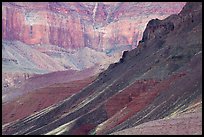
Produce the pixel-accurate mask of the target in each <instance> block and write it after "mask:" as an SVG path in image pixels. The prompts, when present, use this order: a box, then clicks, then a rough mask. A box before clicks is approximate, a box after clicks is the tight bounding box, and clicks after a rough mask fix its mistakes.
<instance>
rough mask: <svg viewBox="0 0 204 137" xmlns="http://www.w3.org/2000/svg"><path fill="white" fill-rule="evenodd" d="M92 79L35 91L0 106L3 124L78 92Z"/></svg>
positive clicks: (54, 85)
mask: <svg viewBox="0 0 204 137" xmlns="http://www.w3.org/2000/svg"><path fill="white" fill-rule="evenodd" d="M94 79H95V77H90V78H87V79H84V80H78V81H73V82H69V83H59V84H53V85H51V86H48V87H45V88H40V89H37V90H36V91H35V92H30V93H28V94H25V95H23V96H21V97H20V98H17V99H15V100H13V101H11V102H9V103H5V104H3V105H2V112H3V113H2V120H3V124H5V123H8V122H12V121H15V120H17V119H22V118H24V117H26V116H29V115H31V114H33V113H35V112H37V111H40V110H42V109H44V108H46V107H48V106H51V105H53V104H55V103H58V102H59V101H62V100H64V99H66V98H68V97H70V96H71V95H73V94H75V93H77V92H79V91H80V90H82V89H83V88H84V87H86V86H87V85H88V84H90V83H91V82H92V81H93V80H94Z"/></svg>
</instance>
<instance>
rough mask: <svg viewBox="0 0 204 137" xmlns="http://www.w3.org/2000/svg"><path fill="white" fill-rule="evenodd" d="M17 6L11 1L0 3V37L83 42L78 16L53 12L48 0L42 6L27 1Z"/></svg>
mask: <svg viewBox="0 0 204 137" xmlns="http://www.w3.org/2000/svg"><path fill="white" fill-rule="evenodd" d="M20 7H21V8H19V5H13V3H12V4H10V3H5V4H4V5H3V18H2V24H3V39H5V40H20V41H22V42H24V43H26V44H52V45H58V46H60V47H65V48H75V49H77V48H80V47H83V46H84V40H83V37H82V36H83V35H82V29H81V23H80V18H78V17H73V16H64V15H60V14H57V13H55V12H56V10H57V9H56V8H55V7H54V5H52V4H45V7H43V8H41V7H35V5H31V4H29V5H28V6H27V5H26V6H24V5H23V6H20ZM33 7H35V9H33ZM76 36H77V37H76Z"/></svg>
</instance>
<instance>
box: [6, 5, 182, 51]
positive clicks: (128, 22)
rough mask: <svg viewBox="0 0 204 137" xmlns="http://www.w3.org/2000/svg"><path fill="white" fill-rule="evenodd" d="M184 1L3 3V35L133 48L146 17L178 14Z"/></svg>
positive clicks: (66, 45)
mask: <svg viewBox="0 0 204 137" xmlns="http://www.w3.org/2000/svg"><path fill="white" fill-rule="evenodd" d="M184 4H185V2H181V3H173V2H171V3H151V2H146V3H138V2H133V3H129V2H125V3H121V2H117V3H102V2H99V3H97V2H95V3H80V2H79V3H75V2H62V3H61V2H42V3H33V2H9V3H6V2H4V3H3V4H2V34H3V37H2V38H3V40H9V41H13V40H19V41H22V42H24V43H26V44H28V45H33V44H51V45H57V46H60V47H63V48H68V49H78V48H81V47H90V48H93V49H96V50H100V51H101V50H102V51H104V50H105V49H111V48H113V47H119V46H127V45H131V46H132V48H135V47H136V45H137V43H138V41H139V40H141V37H142V32H143V30H144V28H145V26H146V23H147V22H148V20H150V19H152V18H159V19H163V18H165V17H166V16H168V15H170V14H173V13H178V12H179V11H180V10H181V9H182V7H183V6H184Z"/></svg>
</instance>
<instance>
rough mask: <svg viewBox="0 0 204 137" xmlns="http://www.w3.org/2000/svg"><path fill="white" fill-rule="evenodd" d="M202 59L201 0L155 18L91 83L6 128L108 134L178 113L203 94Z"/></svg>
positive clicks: (26, 131)
mask: <svg viewBox="0 0 204 137" xmlns="http://www.w3.org/2000/svg"><path fill="white" fill-rule="evenodd" d="M186 9H188V10H186ZM189 9H190V10H189ZM192 19H193V21H192ZM201 65H202V4H201V3H187V4H186V6H185V7H184V9H183V10H182V11H181V13H180V14H179V15H172V16H170V17H168V18H166V19H164V20H158V19H155V20H151V21H150V22H149V23H148V25H147V28H146V30H145V32H144V34H143V39H142V41H141V42H140V44H139V46H138V48H137V49H135V50H132V51H129V52H124V54H123V57H122V58H121V60H120V61H119V62H118V63H115V64H112V65H110V66H109V68H108V69H107V70H106V71H104V72H102V73H101V74H100V75H99V76H98V77H97V79H96V80H95V81H94V82H93V83H92V84H91V85H89V86H88V87H86V88H85V89H83V90H82V91H81V92H79V93H77V94H74V95H73V96H71V97H69V98H67V99H65V100H63V101H62V102H60V103H57V104H55V105H52V106H50V107H47V108H46V109H44V110H42V111H40V112H37V113H35V114H34V115H31V116H29V117H27V118H24V119H22V120H20V121H16V122H13V123H10V124H8V125H4V126H3V134H110V133H113V132H116V131H120V130H123V129H126V128H130V127H134V126H137V125H139V124H142V123H145V122H148V121H153V120H157V119H162V118H165V117H168V116H171V115H177V114H179V112H182V111H183V110H184V109H186V108H187V107H189V106H191V105H192V103H193V102H195V101H200V99H201V98H200V97H201V96H202V75H201V74H202V67H201ZM117 102H118V103H117ZM116 104H117V106H116ZM199 133H200V132H199Z"/></svg>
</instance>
